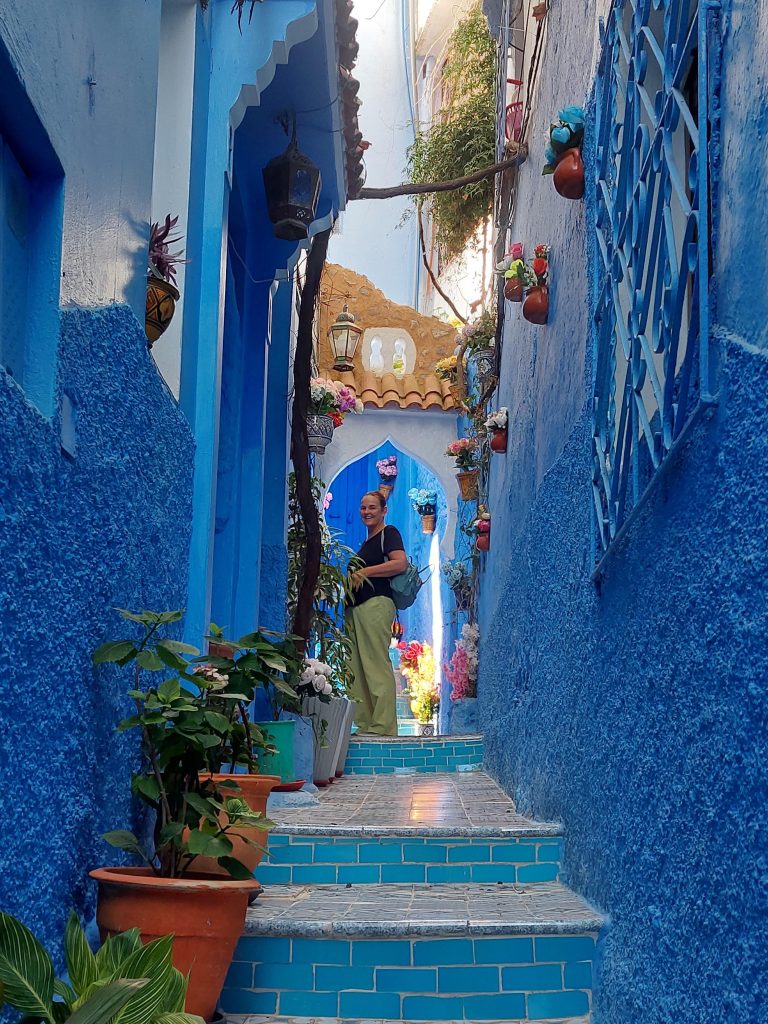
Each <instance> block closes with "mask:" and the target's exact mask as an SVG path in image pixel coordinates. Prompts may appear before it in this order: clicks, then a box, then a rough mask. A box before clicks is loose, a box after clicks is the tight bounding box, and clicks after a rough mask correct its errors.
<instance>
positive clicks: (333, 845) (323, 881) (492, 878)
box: [258, 833, 562, 885]
mask: <svg viewBox="0 0 768 1024" xmlns="http://www.w3.org/2000/svg"><path fill="white" fill-rule="evenodd" d="M561 846H562V840H560V839H551V838H542V837H538V836H536V837H530V838H529V837H515V836H491V837H487V836H480V837H466V838H463V837H442V838H435V839H432V838H429V837H423V836H409V837H401V838H397V839H377V838H373V837H356V836H319V835H318V836H313V835H285V834H281V833H272V835H271V836H270V839H269V854H268V856H267V857H266V858H265V859H264V861H263V862H262V863H261V865H260V866H259V869H258V878H259V881H260V882H261V883H262V884H263V885H270V884H272V885H289V884H290V885H344V884H346V883H347V882H352V883H356V884H358V885H365V884H371V885H372V884H375V883H378V882H384V883H395V882H399V883H412V882H415V883H419V882H426V883H441V882H442V883H460V882H482V883H486V884H487V883H489V882H490V883H493V882H554V881H557V879H558V872H559V864H560V856H561Z"/></svg>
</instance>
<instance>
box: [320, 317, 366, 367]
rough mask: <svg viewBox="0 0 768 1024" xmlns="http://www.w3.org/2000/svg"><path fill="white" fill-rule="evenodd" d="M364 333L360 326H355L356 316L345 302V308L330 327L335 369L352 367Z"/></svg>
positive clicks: (329, 332) (329, 335) (329, 334)
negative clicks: (358, 344)
mask: <svg viewBox="0 0 768 1024" xmlns="http://www.w3.org/2000/svg"><path fill="white" fill-rule="evenodd" d="M362 333H363V332H362V330H361V329H360V328H359V327H355V317H354V315H353V314H352V313H350V312H349V307H348V306H347V304H346V302H345V303H344V309H343V310H342V311H341V312H340V313H339V315H338V316H337V317H336V322H335V323H333V324H331V326H330V327H329V328H328V340H329V341H330V343H331V349H332V350H333V368H334V370H351V369H352V358H353V356H354V354H355V349H356V348H357V343H358V341H359V340H360V335H361V334H362Z"/></svg>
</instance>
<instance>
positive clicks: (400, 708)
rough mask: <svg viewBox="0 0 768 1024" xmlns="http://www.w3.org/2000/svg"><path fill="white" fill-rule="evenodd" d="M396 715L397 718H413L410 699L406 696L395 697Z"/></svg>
mask: <svg viewBox="0 0 768 1024" xmlns="http://www.w3.org/2000/svg"><path fill="white" fill-rule="evenodd" d="M397 717H398V718H411V719H412V718H413V712H412V711H411V701H410V699H409V698H408V697H402V696H399V697H398V698H397Z"/></svg>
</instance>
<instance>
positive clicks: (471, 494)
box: [456, 469, 480, 501]
mask: <svg viewBox="0 0 768 1024" xmlns="http://www.w3.org/2000/svg"><path fill="white" fill-rule="evenodd" d="M479 476H480V470H479V469H468V470H465V471H464V472H463V473H457V474H456V480H457V482H458V484H459V493H460V494H461V500H462V501H477V481H478V477H479Z"/></svg>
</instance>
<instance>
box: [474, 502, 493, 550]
mask: <svg viewBox="0 0 768 1024" xmlns="http://www.w3.org/2000/svg"><path fill="white" fill-rule="evenodd" d="M472 527H473V529H474V530H475V532H476V534H477V539H476V540H475V547H476V548H477V550H478V551H488V549H489V548H490V546H491V514H490V512H489V511H488V510H487V509H486V507H485V505H478V507H477V519H476V520H475V521H474V523H473V524H472Z"/></svg>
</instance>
